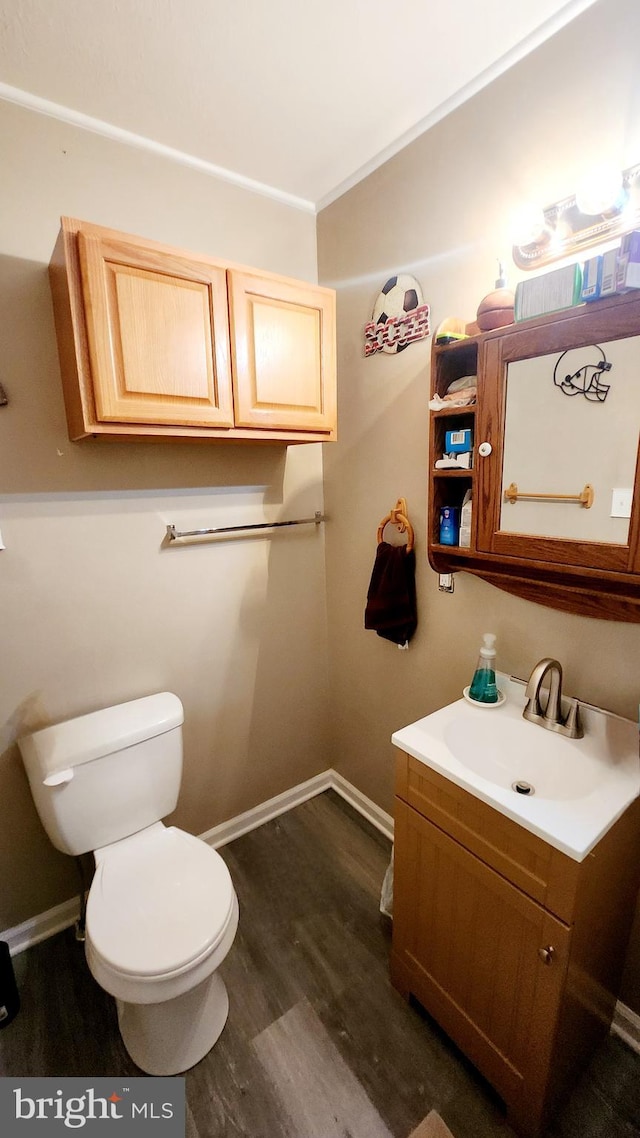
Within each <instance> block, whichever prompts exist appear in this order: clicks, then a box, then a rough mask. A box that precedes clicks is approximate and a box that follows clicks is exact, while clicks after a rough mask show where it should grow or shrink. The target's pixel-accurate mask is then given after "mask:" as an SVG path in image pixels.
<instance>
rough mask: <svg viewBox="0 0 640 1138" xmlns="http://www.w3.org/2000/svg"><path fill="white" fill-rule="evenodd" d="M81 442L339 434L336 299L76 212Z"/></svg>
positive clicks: (62, 275)
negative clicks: (101, 438)
mask: <svg viewBox="0 0 640 1138" xmlns="http://www.w3.org/2000/svg"><path fill="white" fill-rule="evenodd" d="M50 280H51V289H52V295H53V302H54V314H55V321H56V331H57V337H58V349H59V354H60V363H61V371H62V381H63V389H64V397H65V406H66V410H67V419H68V424H69V435H70V438H72V439H74V440H76V439H82V438H86V437H88V436H94V437H99V436H111V437H112V438H114V437H115V438H117V437H121V438H145V437H150V438H162V437H166V438H179V439H189V438H194V439H211V440H219V439H235V440H248V441H250V440H260V441H271V442H280V443H292V442H314V441H318V440H320V441H326V440H330V439H335V437H336V345H335V293H334V292H333V290H331V289H326V288H321V287H319V286H315V285H309V284H305V283H303V282H300V281H294V280H290V279H288V278H284V277H278V276H275V275H272V274H269V273H259V272H257V271H255V272H254V271H252V270H250V269H244V268H242V267H239V266H235V265H230V264H227V263H225V262H222V261H220V262H216V261H213V260H211V259H210V258H208V257H204V256H198V255H197V254H193V253H187V252H185V251H183V250H179V249H173V248H170V247H169V246H165V245H161V244H159V243H157V242H154V241H147V240H144V239H143V238H138V237H132V236H129V235H127V234H123V233H118V232H116V231H114V230H110V229H105V228H103V227H101V226H97V225H91V224H89V223H87V222H82V221H75V220H73V219H71V218H62V225H61V229H60V234H59V236H58V241H57V243H56V247H55V250H54V253H53V256H52V259H51V264H50Z"/></svg>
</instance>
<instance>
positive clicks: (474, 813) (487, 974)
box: [391, 754, 640, 1138]
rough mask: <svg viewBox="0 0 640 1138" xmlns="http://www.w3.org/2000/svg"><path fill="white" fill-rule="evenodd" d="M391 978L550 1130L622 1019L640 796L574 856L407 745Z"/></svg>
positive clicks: (524, 1123) (527, 1126)
mask: <svg viewBox="0 0 640 1138" xmlns="http://www.w3.org/2000/svg"><path fill="white" fill-rule="evenodd" d="M396 789H397V798H396V814H395V873H394V921H393V949H392V954H391V977H392V981H393V983H394V985H395V987H396V988H397V989H398V990H399V991H400V992H401V993H402V994H403V995H404V996H405V997H406V998H408V997H409V995H410V994H413V995H415V997H416V998H417V999H418V1000H419V1001H420V1003H421V1004H423V1006H424V1007H425V1008H426V1010H427V1011H428V1012H429V1013H430V1014H431V1015H432V1016H433V1017H434V1019H435V1020H436V1021H437V1022H438V1023H439V1024H440V1025H441V1026H442V1027H443V1028H444V1030H445V1031H446V1032H447V1033H448V1035H450V1036H451V1038H452V1039H453V1040H454V1041H455V1042H456V1043H457V1044H458V1045H459V1047H460V1048H461V1050H462V1051H463V1052H464V1053H465V1054H466V1055H467V1056H468V1057H469V1058H470V1059H471V1060H472V1062H473V1063H474V1064H475V1065H476V1066H477V1067H478V1069H479V1070H480V1071H481V1072H482V1074H483V1075H484V1076H485V1077H486V1078H487V1080H488V1081H489V1082H490V1083H491V1084H492V1085H493V1086H494V1087H495V1089H496V1090H497V1091H498V1093H499V1095H501V1097H502V1098H503V1099H504V1101H505V1103H506V1106H507V1111H508V1119H509V1122H510V1123H511V1124H512V1125H513V1127H514V1129H515V1130H516V1131H517V1133H519V1134H522V1135H525V1136H527V1138H531V1136H537V1135H539V1134H540V1133H541V1132H542V1130H543V1129H544V1127H545V1125H546V1124H547V1122H548V1120H549V1118H550V1117H551V1115H552V1114H553V1112H554V1111H555V1109H556V1108H557V1106H558V1105H559V1103H560V1101H561V1099H562V1097H563V1096H564V1094H565V1093H566V1092H567V1090H568V1089H569V1088H570V1087H571V1085H572V1083H573V1082H574V1080H575V1079H576V1077H577V1075H578V1074H579V1072H580V1070H581V1068H582V1067H583V1066H584V1065H585V1064H586V1062H587V1061H588V1059H589V1057H590V1055H591V1054H592V1052H593V1050H594V1048H595V1047H596V1046H597V1044H598V1043H599V1042H600V1040H601V1039H602V1038H603V1037H604V1036H605V1035H606V1033H607V1032H608V1030H609V1025H610V1023H611V1019H612V1015H613V1009H614V1006H615V1001H616V995H617V991H618V987H619V983H620V978H621V974H622V968H623V963H624V955H625V949H626V945H627V941H628V937H629V932H630V925H631V919H632V915H633V909H634V904H633V902H634V899H635V895H636V893H637V889H638V875H639V872H640V870H639V863H640V800H639V799H636V801H635V802H634V803H633V805H632V806H630V807H629V809H628V810H627V811H626V813H625V814H624V815H623V816H622V818H621V819H620V820H619V821H618V822H617V823H616V824H615V826H614V827H613V828H612V829H611V830H610V831H609V833H608V834H607V835H606V836H605V837H604V838H603V839H602V840H601V841H600V843H599V844H598V845H597V846H596V847H595V849H594V850H593V851H592V853H591V854H589V855H588V856H587V857H586V858H585V860H584V861H582V862H577V861H574V860H573V859H572V858H570V857H568V856H567V855H565V854H563V853H561V852H560V851H558V850H557V849H554V848H553V847H552V846H550V845H548V844H547V843H546V842H544V841H543V840H542V839H540V838H538V837H537V836H536V835H534V834H531V833H529V832H528V831H526V830H524V829H523V828H522V827H520V826H518V825H517V824H516V823H515V822H512V821H511V820H510V819H509V818H505V817H504V816H503V815H501V814H500V813H499V812H498V811H496V810H494V809H493V808H492V807H490V806H488V805H486V804H485V803H484V802H481V801H480V800H478V799H476V798H475V797H474V796H473V795H471V794H469V793H468V792H467V791H465V790H462V789H461V788H459V787H457V786H455V785H454V784H453V783H451V782H449V780H448V779H446V778H443V777H442V776H441V775H439V774H438V773H437V772H435V771H433V770H431V768H430V767H427V766H426V765H425V764H424V763H421V762H419V761H418V760H417V759H414V758H412V757H410V756H408V755H405V754H400V755H399V757H398V766H397V786H396Z"/></svg>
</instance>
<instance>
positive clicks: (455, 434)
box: [444, 428, 473, 454]
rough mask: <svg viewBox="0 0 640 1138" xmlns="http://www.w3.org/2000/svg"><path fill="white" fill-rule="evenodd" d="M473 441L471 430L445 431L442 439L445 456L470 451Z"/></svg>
mask: <svg viewBox="0 0 640 1138" xmlns="http://www.w3.org/2000/svg"><path fill="white" fill-rule="evenodd" d="M472 447H473V439H472V433H471V429H470V428H469V429H465V430H461V431H447V432H446V433H445V437H444V449H445V451H446V453H447V454H462V452H463V451H468V450H471V449H472Z"/></svg>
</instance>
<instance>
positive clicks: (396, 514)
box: [378, 498, 414, 553]
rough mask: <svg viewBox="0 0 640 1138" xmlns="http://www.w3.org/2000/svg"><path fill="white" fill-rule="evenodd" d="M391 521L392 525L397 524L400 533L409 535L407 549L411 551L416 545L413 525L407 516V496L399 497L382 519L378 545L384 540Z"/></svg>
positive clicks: (379, 527)
mask: <svg viewBox="0 0 640 1138" xmlns="http://www.w3.org/2000/svg"><path fill="white" fill-rule="evenodd" d="M389 522H391V525H394V526H397V528H398V530H399V532H400V533H406V535H407V551H408V552H409V553H410V552H411V550H412V549H413V545H414V533H413V526H412V525H411V522H410V521H409V519H408V517H407V500H406V498H398V501H397V502H396V504H395V506H394V507H393V509H392V510H391V512H390V513H389V514H387V516H386V517H385V518H383V519H382V521H381V522H380V525H379V526H378V545H379V544H380V542H381V541H383V540H384V529H385V526H387V525H388V524H389Z"/></svg>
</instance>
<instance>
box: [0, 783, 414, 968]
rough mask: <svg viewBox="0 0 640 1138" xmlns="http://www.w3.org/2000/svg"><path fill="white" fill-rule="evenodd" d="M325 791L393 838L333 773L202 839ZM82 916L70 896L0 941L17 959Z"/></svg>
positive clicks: (216, 838) (387, 821) (217, 841)
mask: <svg viewBox="0 0 640 1138" xmlns="http://www.w3.org/2000/svg"><path fill="white" fill-rule="evenodd" d="M325 790H335V791H336V793H337V794H339V795H340V796H341V797H342V798H344V799H345V801H346V802H348V803H349V804H350V805H351V806H352V807H353V808H354V810H357V811H358V813H359V814H362V815H363V817H365V818H366V819H367V820H368V821H369V822H370V823H371V825H372V826H375V827H376V829H377V830H380V831H381V832H382V833H383V834H385V836H386V837H388V838H390V839H393V818H392V817H391V815H390V814H386V813H385V812H384V810H381V809H380V807H379V806H376V804H375V802H373V801H372V800H371V799H370V798H367V796H366V794H363V793H362V791H360V790H358V789H357V788H356V787H355V786H353V784H352V783H350V782H349V781H348V780H347V779H346V778H343V777H342V775H341V774H338V772H337V771H334V770H326V771H322V773H321V774H317V775H314V777H313V778H309V779H307V781H306V782H301V783H299V784H298V785H297V786H293V787H291V789H290V790H285V791H284V792H283V793H282V794H277V795H276V796H275V797H274V798H270V799H268V800H267V802H262V803H261V804H260V805H259V806H254V807H253V809H251V810H247V811H245V813H244V814H238V816H237V817H236V818H230V819H229V820H228V821H227V822H221V823H220V825H219V826H214V827H213V829H211V830H207V831H206V833H204V834H200V837H201V838H202V840H203V841H205V842H207V843H208V845H210V846H213V848H214V849H218V848H219V847H220V846H225V845H227V843H228V842H232V841H234V840H235V838H240V837H242V835H243V834H248V833H249V831H250V830H256V829H257V828H258V826H263V825H264V824H265V822H270V821H271V819H272V818H277V817H278V816H279V815H280V814H285V813H286V812H287V811H288V810H293V809H294V807H296V806H300V805H301V804H302V803H303V802H307V801H308V800H309V799H310V798H314V797H315V796H316V795H317V794H322V793H323V792H324V791H325ZM79 915H80V903H79V900H78V898H77V897H71V898H70V899H69V900H68V901H63V902H62V904H61V905H56V906H55V908H53V909H48V910H47V911H46V912H45V913H39V914H38V915H37V916H35V917H30V918H29V920H27V921H23V923H22V924H21V925H15V926H14V927H13V928H10V929H6V930H5V931H4V932H0V940H4V941H6V942H7V944H8V945H9V951H10V953H11V955H12V956H16V955H17V954H18V953H19V952H24V950H25V949H26V948H31V947H32V945H34V944H39V943H40V941H43V940H46V939H47V938H48V937H50V936H55V934H56V933H59V932H62V930H63V929H68V928H70V927H71V925H74V924H75V922H76V921H77V920H78V917H79Z"/></svg>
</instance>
